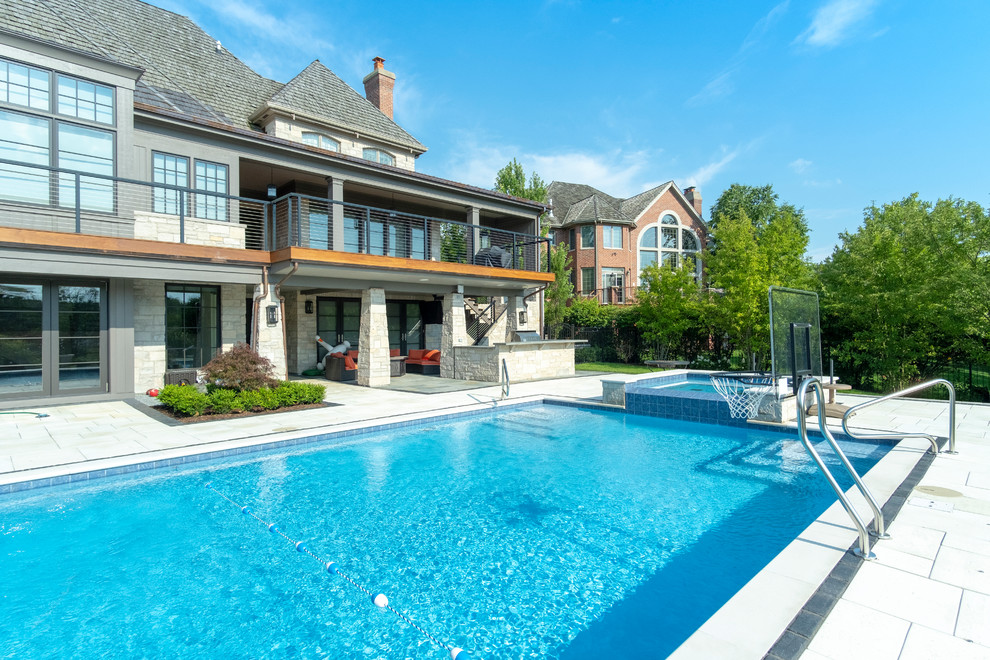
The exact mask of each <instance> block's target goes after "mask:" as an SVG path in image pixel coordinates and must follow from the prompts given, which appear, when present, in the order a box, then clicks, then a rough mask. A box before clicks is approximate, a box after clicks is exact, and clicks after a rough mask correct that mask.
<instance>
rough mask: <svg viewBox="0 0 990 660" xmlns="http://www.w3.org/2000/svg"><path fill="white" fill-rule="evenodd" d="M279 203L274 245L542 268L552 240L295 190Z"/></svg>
mask: <svg viewBox="0 0 990 660" xmlns="http://www.w3.org/2000/svg"><path fill="white" fill-rule="evenodd" d="M272 204H273V212H272V213H271V214H270V222H271V226H270V227H269V230H268V235H270V236H272V237H273V242H272V245H271V248H270V249H273V250H278V249H281V248H285V247H304V248H316V249H320V250H337V251H340V252H350V253H355V254H371V255H378V256H387V257H401V258H405V259H420V260H429V261H443V262H447V263H461V264H473V265H476V266H493V267H496V268H508V269H512V270H528V271H540V270H545V269H546V267H547V264H548V260H547V259H546V257H545V255H546V251H547V249H548V245H549V239H546V238H543V237H540V236H534V235H531V234H522V233H519V232H514V231H508V230H505V229H496V228H494V227H485V226H481V225H472V224H470V223H466V222H458V221H456V220H441V219H438V218H431V217H429V216H424V215H418V214H415V213H404V212H401V211H391V210H386V209H379V208H374V207H371V206H364V205H362V204H352V203H350V202H341V201H337V200H328V199H325V198H322V197H311V196H308V195H300V194H296V193H292V194H289V195H286V196H284V197H280V198H278V199H276V200H274V202H272Z"/></svg>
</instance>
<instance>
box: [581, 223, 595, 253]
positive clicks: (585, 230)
mask: <svg viewBox="0 0 990 660" xmlns="http://www.w3.org/2000/svg"><path fill="white" fill-rule="evenodd" d="M581 247H582V248H593V247H595V226H594V225H584V226H583V227H581Z"/></svg>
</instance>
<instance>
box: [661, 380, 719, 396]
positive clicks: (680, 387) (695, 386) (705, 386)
mask: <svg viewBox="0 0 990 660" xmlns="http://www.w3.org/2000/svg"><path fill="white" fill-rule="evenodd" d="M655 387H656V388H657V389H663V390H674V391H675V392H709V393H711V394H717V393H718V390H716V389H715V386H714V385H712V384H711V381H708V382H705V381H702V380H697V379H689V380H686V381H683V382H681V383H674V384H673V385H656V386H655Z"/></svg>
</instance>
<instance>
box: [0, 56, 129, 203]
mask: <svg viewBox="0 0 990 660" xmlns="http://www.w3.org/2000/svg"><path fill="white" fill-rule="evenodd" d="M53 80H55V81H56V82H55V83H53ZM53 85H54V87H55V89H56V90H57V92H56V93H54V94H53V93H52V90H53ZM0 102H3V103H7V104H10V105H13V106H20V107H21V108H24V110H25V111H26V112H28V113H30V114H25V113H22V112H14V111H8V110H2V111H0V158H3V159H4V160H10V161H15V162H18V163H23V164H24V165H25V166H24V167H19V166H16V165H5V166H0V198H2V199H6V200H10V201H16V202H27V203H31V204H44V205H48V204H58V205H59V206H63V207H67V208H74V207H75V206H76V204H77V202H78V204H79V206H80V208H81V209H83V210H87V211H102V212H112V211H113V210H114V188H113V182H112V181H110V180H107V179H103V178H98V177H89V176H85V174H98V175H103V176H113V175H114V163H115V153H116V147H115V144H114V140H115V134H114V132H113V131H110V130H105V129H102V128H98V127H95V126H91V125H87V124H103V125H107V126H113V125H114V124H115V118H114V90H113V88H112V87H107V86H105V85H98V84H96V83H92V82H88V81H86V80H82V79H79V78H74V77H71V76H66V75H62V74H54V73H53V72H51V71H48V70H45V69H39V68H36V67H31V66H27V65H24V64H19V63H17V62H11V61H8V60H0ZM64 117H69V118H72V119H74V120H78V121H66V120H65V119H64ZM32 165H38V166H42V167H56V168H59V169H65V170H73V171H75V172H79V173H80V174H79V175H76V174H67V173H60V174H59V175H58V178H57V181H53V175H52V174H51V172H50V171H49V170H47V169H42V168H38V167H31V166H32Z"/></svg>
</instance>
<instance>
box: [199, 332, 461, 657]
mask: <svg viewBox="0 0 990 660" xmlns="http://www.w3.org/2000/svg"><path fill="white" fill-rule="evenodd" d="M317 339H318V340H319V338H317ZM344 343H345V344H346V343H347V342H344ZM348 346H350V344H348ZM203 487H204V488H206V489H207V490H212V491H213V492H214V493H216V494H217V495H219V496H220V497H222V498H223V499H225V500H227V501H228V502H230V503H231V504H233V505H234V506H236V507H237V508H238V509H240V510H241V513H243V514H244V515H245V516H251V517H252V518H254V519H255V520H257V521H258V522H260V523H261V524H262V525H264V526H265V528H266V529H267V530H268V531H269V532H271V533H272V534H277V535H278V536H281V537H282V538H283V539H285V540H286V541H288V542H289V543H291V544H292V545H293V547H295V549H296V552H301V553H303V554H307V555H309V556H310V557H312V558H313V559H315V560H316V561H318V562H320V564H322V565H323V568H324V569H326V572H327V573H329V574H330V575H339V576H340V577H342V578H343V579H344V580H346V581H347V582H349V583H350V584H351V585H352V586H354V587H356V588H358V589H360V590H361V591H363V592H364V594H365V595H366V596H368V597H369V598H370V599H371V602H372V603H374V604H375V606H377V607H379V608H380V609H383V610H388V611H389V612H392V613H393V614H395V616H397V617H399V618H400V619H402V620H403V621H405V622H406V623H408V624H409V625H410V626H412V627H413V628H415V629H416V630H418V631H419V632H420V633H422V634H423V636H424V637H426V638H427V639H428V640H430V641H431V642H433V643H434V644H436V645H437V646H438V647H440V648H442V649H444V650H445V651H447V653H448V654H449V655H450V659H451V660H470V658H471V656H470V655H469V654H468V653H467V652H466V651H465V650H464V649H462V648H460V647H458V646H449V645H448V644H445V643H444V642H442V641H441V640H439V639H437V638H436V637H434V636H433V635H431V634H430V633H429V632H427V631H426V630H425V629H424V628H422V627H421V626H420V625H419V624H418V623H416V622H415V621H413V620H412V619H410V618H409V616H408V615H407V614H405V613H404V612H400V611H399V610H397V609H395V608H394V607H393V606H392V604H391V603H390V602H389V599H388V596H386V595H385V594H383V593H372V592H371V591H369V590H368V589H367V588H365V587H364V585H362V584H360V583H359V582H357V581H356V580H355V579H354V578H352V577H350V576H349V575H346V574H345V573H344V572H343V571H341V570H340V566H338V564H337V562H335V561H327V560H326V559H323V558H322V557H320V556H319V555H317V554H316V553H314V552H313V551H312V550H310V549H309V548H308V547H307V546H306V544H305V543H304V542H303V541H297V540H295V539H294V538H292V537H290V536H289V535H288V534H286V533H285V532H283V531H282V530H281V529H279V527H278V525H276V524H275V523H273V522H269V521H267V520H264V519H263V518H261V517H259V516H258V515H257V514H255V512H254V509H252V508H251V507H250V506H248V505H246V504H238V503H237V502H235V501H234V500H232V499H231V498H229V497H227V495H225V494H224V493H221V492H220V491H219V490H217V489H216V488H214V487H213V482H212V481H208V482H206V484H204V485H203Z"/></svg>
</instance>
